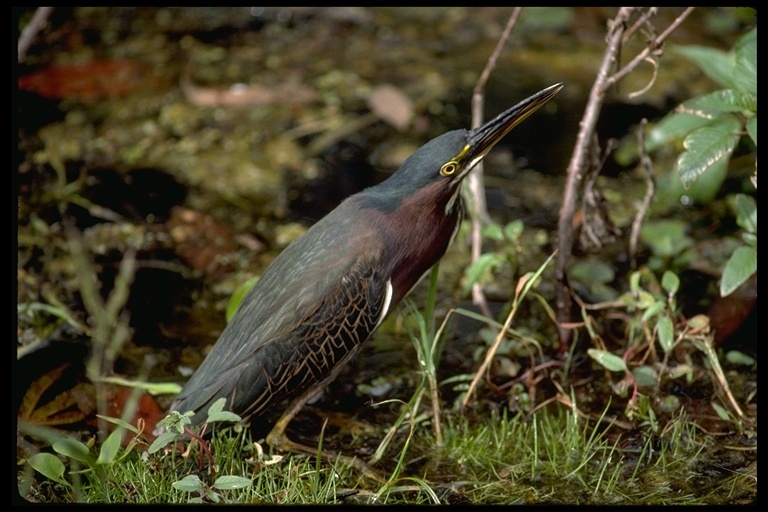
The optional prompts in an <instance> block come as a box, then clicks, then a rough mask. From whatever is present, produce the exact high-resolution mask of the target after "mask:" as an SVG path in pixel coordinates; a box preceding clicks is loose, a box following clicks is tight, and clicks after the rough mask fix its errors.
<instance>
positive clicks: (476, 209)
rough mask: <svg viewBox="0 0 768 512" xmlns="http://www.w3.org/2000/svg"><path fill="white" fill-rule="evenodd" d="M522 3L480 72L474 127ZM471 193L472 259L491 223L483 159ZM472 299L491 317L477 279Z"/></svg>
mask: <svg viewBox="0 0 768 512" xmlns="http://www.w3.org/2000/svg"><path fill="white" fill-rule="evenodd" d="M521 11H522V7H516V8H515V10H514V11H512V15H511V16H510V17H509V20H507V25H506V26H505V27H504V30H503V31H502V33H501V36H500V37H499V40H498V42H497V43H496V47H495V48H494V50H493V53H492V54H491V56H490V57H489V58H488V62H486V63H485V68H484V69H483V72H482V73H481V74H480V78H478V80H477V83H476V84H475V88H474V90H473V92H472V127H473V128H477V127H478V126H480V125H481V124H483V104H484V102H485V95H484V91H485V86H486V84H487V83H488V78H489V77H490V76H491V72H492V71H493V70H494V68H495V67H496V62H497V61H498V60H499V55H501V52H502V51H503V49H504V45H505V44H506V43H507V40H508V39H509V34H510V33H511V32H512V28H513V27H514V26H515V24H516V23H517V19H518V18H519V17H520V12H521ZM467 182H468V185H467V186H468V188H469V195H470V196H471V200H470V201H469V204H470V207H469V209H470V218H471V220H472V262H475V261H477V260H478V258H480V252H481V251H482V238H481V236H480V232H481V230H482V225H483V224H485V223H488V222H489V220H490V217H489V216H488V209H487V207H486V203H485V185H484V183H483V162H482V160H481V161H480V163H478V164H477V166H476V167H475V169H474V170H473V171H472V173H471V174H470V175H469V176H468V177H467ZM472 302H473V303H474V304H475V305H476V306H478V307H479V308H480V310H481V312H482V313H483V314H484V315H486V316H488V317H490V316H491V312H490V309H489V308H488V303H487V301H486V299H485V294H483V288H482V285H481V284H480V283H474V284H473V285H472Z"/></svg>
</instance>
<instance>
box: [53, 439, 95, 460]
mask: <svg viewBox="0 0 768 512" xmlns="http://www.w3.org/2000/svg"><path fill="white" fill-rule="evenodd" d="M51 447H52V448H53V451H55V452H56V453H60V454H62V455H64V456H66V457H69V458H70V459H74V460H76V461H78V462H82V463H84V464H88V465H91V464H92V463H93V456H92V455H91V451H90V450H89V449H88V447H87V446H85V445H84V444H83V443H81V442H80V441H78V440H77V439H72V438H71V437H66V438H62V439H60V440H58V441H56V442H55V443H53V445H52V446H51Z"/></svg>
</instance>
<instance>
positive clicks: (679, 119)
mask: <svg viewBox="0 0 768 512" xmlns="http://www.w3.org/2000/svg"><path fill="white" fill-rule="evenodd" d="M679 108H680V107H678V109H679ZM711 122H712V119H711V118H709V117H701V116H697V115H694V114H686V113H682V112H678V111H677V110H676V111H674V112H672V113H670V114H667V115H666V116H664V117H663V118H662V119H661V120H660V121H659V122H658V123H656V125H654V126H653V128H651V131H650V133H648V137H646V139H645V148H646V150H647V151H655V150H656V149H658V148H659V147H660V146H663V145H665V144H668V143H669V142H670V141H675V140H682V139H683V138H685V136H686V135H688V134H689V133H691V132H692V131H693V130H697V129H699V128H702V127H704V126H707V125H708V124H710V123H711Z"/></svg>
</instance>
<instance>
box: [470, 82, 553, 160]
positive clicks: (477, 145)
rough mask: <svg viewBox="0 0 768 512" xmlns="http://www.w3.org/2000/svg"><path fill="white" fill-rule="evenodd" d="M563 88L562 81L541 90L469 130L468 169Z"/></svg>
mask: <svg viewBox="0 0 768 512" xmlns="http://www.w3.org/2000/svg"><path fill="white" fill-rule="evenodd" d="M562 88H563V84H562V82H561V83H559V84H555V85H551V86H549V87H547V88H546V89H544V90H543V91H539V92H537V93H536V94H534V95H533V96H531V97H530V98H527V99H524V100H523V101H521V102H520V103H518V104H517V105H515V106H514V107H512V108H510V109H508V110H505V111H504V112H502V113H501V114H499V115H498V116H496V117H495V118H494V119H491V120H490V121H488V122H487V123H485V124H484V125H482V126H480V127H478V128H474V129H472V130H470V131H469V140H468V141H467V147H466V153H465V155H464V158H465V159H467V160H468V161H469V163H468V164H467V167H466V168H467V169H471V168H472V167H474V165H475V164H477V162H479V161H480V160H482V159H483V157H484V156H485V155H486V154H488V152H489V151H490V150H491V148H493V146H495V145H496V143H497V142H499V141H500V140H501V139H502V138H503V137H504V136H505V135H506V134H508V133H509V132H510V131H511V130H512V128H514V127H515V126H517V125H518V124H520V123H521V122H523V120H524V119H526V118H527V117H528V116H530V115H531V114H533V113H534V112H536V111H537V110H538V109H539V108H541V107H542V106H543V105H544V104H545V103H546V102H548V101H549V100H551V99H552V98H553V97H554V96H555V94H557V93H558V92H560V89H562Z"/></svg>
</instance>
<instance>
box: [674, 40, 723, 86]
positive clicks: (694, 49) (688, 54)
mask: <svg viewBox="0 0 768 512" xmlns="http://www.w3.org/2000/svg"><path fill="white" fill-rule="evenodd" d="M672 49H673V51H675V52H676V53H679V54H680V55H682V56H683V57H685V58H686V59H688V60H689V61H691V62H692V63H694V64H696V66H697V67H698V68H699V69H701V70H702V71H703V72H704V74H705V75H707V76H708V77H709V78H711V79H712V80H714V81H715V82H717V83H718V84H720V85H722V86H724V87H729V88H734V89H735V88H736V85H737V83H736V82H735V81H734V79H733V68H734V64H733V62H734V61H733V57H732V56H731V55H730V54H729V53H727V52H724V51H722V50H718V49H717V48H710V47H707V46H698V45H688V46H673V47H672Z"/></svg>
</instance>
